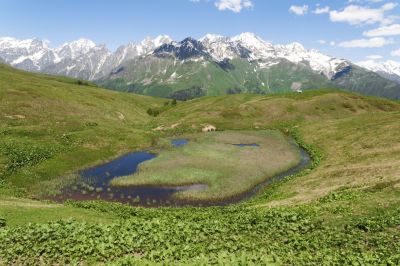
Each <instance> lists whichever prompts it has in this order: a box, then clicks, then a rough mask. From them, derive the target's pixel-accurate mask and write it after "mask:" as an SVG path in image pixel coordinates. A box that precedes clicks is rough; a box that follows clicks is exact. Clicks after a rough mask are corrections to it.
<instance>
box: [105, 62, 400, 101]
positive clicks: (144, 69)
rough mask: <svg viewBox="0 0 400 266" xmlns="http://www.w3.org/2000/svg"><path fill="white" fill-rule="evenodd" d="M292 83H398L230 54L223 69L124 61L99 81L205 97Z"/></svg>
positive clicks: (393, 95) (353, 86) (366, 89)
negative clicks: (199, 92)
mask: <svg viewBox="0 0 400 266" xmlns="http://www.w3.org/2000/svg"><path fill="white" fill-rule="evenodd" d="M293 82H300V83H301V84H302V89H303V90H309V89H317V88H321V87H331V88H342V89H343V90H345V91H350V92H356V93H361V94H363V95H374V96H381V97H386V98H390V99H399V97H400V86H399V84H397V83H396V82H394V81H390V80H388V79H385V78H383V77H381V76H379V75H378V74H376V73H373V72H369V71H366V70H365V69H362V68H360V67H358V66H355V65H353V66H352V70H351V72H350V73H347V74H345V75H343V76H340V77H338V78H336V79H335V80H329V79H327V78H326V77H324V76H322V75H320V74H318V73H316V72H314V71H312V70H311V69H310V68H309V67H306V66H303V65H301V64H299V65H298V64H293V63H291V62H289V61H287V60H282V61H281V62H279V64H276V65H273V66H271V67H270V68H268V69H260V68H259V66H258V64H257V63H254V62H253V63H249V62H248V61H247V60H245V59H233V60H231V61H230V62H229V66H225V67H224V69H223V68H221V67H220V66H218V65H217V64H216V63H213V62H210V61H206V62H205V61H197V60H185V61H184V62H181V61H179V60H178V61H176V60H175V59H174V58H171V57H166V58H157V57H146V58H140V59H136V60H132V61H128V62H126V63H125V65H124V66H123V68H121V71H120V72H118V73H116V74H114V75H111V76H110V77H109V78H107V79H105V80H102V81H99V83H100V84H102V85H104V86H105V87H108V88H111V89H116V90H122V91H127V90H128V91H133V92H136V93H141V94H145V95H151V96H162V97H176V94H173V92H178V91H182V90H187V89H190V88H193V87H201V88H203V89H204V94H203V95H208V96H215V95H224V94H227V93H228V91H230V92H232V90H233V91H237V90H240V91H242V92H259V93H260V92H263V93H271V92H273V93H279V92H290V91H291V86H292V83H293ZM178 99H179V98H178Z"/></svg>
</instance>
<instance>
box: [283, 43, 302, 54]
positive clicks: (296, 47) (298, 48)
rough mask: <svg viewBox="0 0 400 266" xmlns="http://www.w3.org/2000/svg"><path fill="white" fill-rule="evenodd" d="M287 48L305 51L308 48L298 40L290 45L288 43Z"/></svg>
mask: <svg viewBox="0 0 400 266" xmlns="http://www.w3.org/2000/svg"><path fill="white" fill-rule="evenodd" d="M286 48H287V49H288V50H291V51H294V52H295V51H302V52H303V51H305V50H306V49H305V48H304V46H303V45H302V44H301V43H298V42H293V43H290V44H288V45H286Z"/></svg>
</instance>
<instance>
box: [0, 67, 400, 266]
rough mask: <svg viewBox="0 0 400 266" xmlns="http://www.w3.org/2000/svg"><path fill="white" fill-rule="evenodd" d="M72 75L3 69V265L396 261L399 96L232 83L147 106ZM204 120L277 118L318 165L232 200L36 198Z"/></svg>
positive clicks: (268, 121)
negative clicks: (238, 90)
mask: <svg viewBox="0 0 400 266" xmlns="http://www.w3.org/2000/svg"><path fill="white" fill-rule="evenodd" d="M75 82H76V81H74V80H69V79H68V80H65V79H60V78H54V77H48V76H41V75H35V74H28V73H25V72H21V71H16V70H13V69H11V68H8V67H5V66H1V67H0V99H1V106H0V114H1V116H0V122H1V123H0V125H1V126H0V135H1V138H0V151H1V157H0V165H1V168H0V169H2V174H1V178H2V180H3V181H1V185H0V194H1V197H0V264H8V265H9V264H15V265H20V264H29V265H35V264H36V265H40V264H46V265H49V264H85V263H86V264H98V263H99V262H102V263H105V264H107V263H110V264H111V265H129V264H135V263H136V264H140V265H143V264H144V265H146V264H147V265H154V264H156V263H158V264H159V265H162V264H163V263H164V264H165V263H167V264H174V265H205V264H220V265H228V264H229V265H248V264H249V265H251V264H255V265H262V264H267V265H274V264H275V265H282V264H283V265H323V264H337V265H350V264H353V265H377V264H386V265H398V264H400V257H399V255H398V254H400V246H399V245H396V243H398V242H399V241H400V231H399V226H400V209H399V206H400V145H399V144H400V135H399V134H397V133H398V132H399V131H400V124H399V123H398V121H400V104H399V103H397V102H393V101H388V100H383V99H378V98H372V97H371V98H369V97H363V96H359V95H355V94H350V93H344V92H340V91H335V90H319V91H308V92H306V93H303V94H292V93H290V94H280V95H270V96H265V95H251V94H240V95H228V96H218V97H211V96H208V97H203V98H199V99H195V100H192V101H187V102H179V103H178V104H177V105H176V106H174V107H169V108H164V109H163V111H164V112H162V113H161V114H160V115H159V116H157V117H151V116H149V115H147V113H146V110H147V108H148V107H149V106H153V107H157V106H162V105H163V102H164V100H159V99H155V98H149V97H144V96H137V95H131V94H125V93H115V92H110V91H105V90H103V89H100V88H95V87H91V86H84V85H77V84H74V83H75ZM121 114H122V115H121ZM204 124H212V125H215V126H216V127H217V129H218V130H221V131H226V130H231V131H234V130H238V129H241V130H244V129H245V130H265V129H277V130H280V131H281V132H283V133H284V134H287V135H291V136H292V137H294V138H295V139H296V140H297V142H298V143H299V144H300V145H302V146H303V147H304V148H305V149H307V150H308V152H309V153H310V154H311V157H312V159H313V163H312V165H311V166H310V167H309V168H308V169H306V170H304V171H303V172H301V173H300V174H298V175H295V176H290V177H288V178H286V179H284V180H282V181H280V182H277V183H274V184H273V185H271V186H269V187H267V188H266V189H265V190H263V191H261V193H260V194H259V195H257V196H256V197H254V198H253V199H251V200H250V201H247V202H244V203H241V204H237V205H234V206H229V207H214V208H178V209H174V208H172V209H171V208H161V209H144V208H132V207H130V206H124V205H120V204H112V203H104V202H68V203H66V204H54V203H51V202H45V201H38V200H34V199H32V197H35V196H37V195H39V194H40V191H43V190H49V189H51V186H49V185H54V184H57V183H58V182H59V180H60V178H59V177H64V176H67V175H68V174H69V173H73V171H75V170H76V169H79V168H82V167H85V166H87V165H93V164H96V163H97V162H99V161H101V160H106V159H110V158H112V157H114V156H116V155H117V154H120V153H123V152H125V151H128V150H134V149H138V148H140V147H146V146H150V145H151V143H152V142H153V143H155V142H156V141H157V140H158V139H159V138H164V137H177V136H182V134H191V133H198V132H199V131H200V130H201V128H202V126H203V125H204ZM172 125H175V126H172ZM160 126H163V127H162V128H164V130H161V131H153V130H152V129H155V128H157V127H160ZM29 196H30V197H31V198H28V197H29ZM69 218H71V219H69ZM29 222H32V223H29ZM4 225H5V226H4ZM38 254H40V255H38Z"/></svg>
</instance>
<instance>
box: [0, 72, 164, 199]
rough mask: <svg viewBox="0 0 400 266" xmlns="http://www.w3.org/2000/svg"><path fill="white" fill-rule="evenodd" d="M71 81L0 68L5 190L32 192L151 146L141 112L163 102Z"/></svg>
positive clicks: (0, 163)
mask: <svg viewBox="0 0 400 266" xmlns="http://www.w3.org/2000/svg"><path fill="white" fill-rule="evenodd" d="M74 82H76V81H74V80H71V79H64V78H59V77H50V76H43V75H37V74H30V73H26V72H22V71H17V70H14V69H11V68H9V67H7V66H4V65H1V66H0V99H1V103H2V104H1V105H0V135H1V139H0V176H1V177H2V179H6V182H7V184H9V185H10V186H16V187H18V188H20V189H21V191H22V192H24V191H28V190H33V189H36V186H35V185H36V184H39V183H40V182H41V181H46V180H51V179H52V178H54V177H57V176H60V175H64V174H66V173H68V172H69V171H73V170H76V169H78V168H82V167H84V166H86V165H91V164H94V163H96V161H97V162H98V161H101V160H104V159H108V158H110V157H113V156H116V155H118V154H121V153H124V152H127V151H131V150H133V149H136V148H138V147H140V146H148V145H150V143H151V141H152V137H153V136H152V133H151V131H149V130H148V128H146V124H147V123H149V122H151V119H152V118H151V117H150V116H149V115H147V113H146V110H147V108H148V107H150V106H158V105H160V104H161V103H162V102H163V100H161V99H156V98H150V97H146V96H139V95H132V94H125V93H116V92H112V91H108V90H103V89H100V88H94V87H89V86H81V85H77V84H74ZM6 187H7V186H6ZM39 189H40V187H39ZM3 190H6V189H3ZM28 192H30V191H28Z"/></svg>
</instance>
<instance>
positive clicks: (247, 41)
mask: <svg viewBox="0 0 400 266" xmlns="http://www.w3.org/2000/svg"><path fill="white" fill-rule="evenodd" d="M231 40H232V41H234V42H239V43H241V44H243V45H244V46H246V47H253V48H259V49H262V48H264V47H268V46H272V45H271V44H270V43H268V42H266V41H264V40H263V39H261V38H260V37H258V36H257V35H255V34H254V33H251V32H244V33H241V34H239V35H237V36H234V37H233V38H231Z"/></svg>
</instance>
